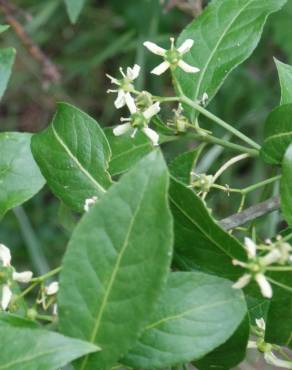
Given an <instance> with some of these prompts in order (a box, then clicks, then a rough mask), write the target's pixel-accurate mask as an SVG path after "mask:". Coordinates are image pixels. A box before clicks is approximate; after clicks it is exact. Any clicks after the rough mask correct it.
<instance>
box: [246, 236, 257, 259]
mask: <svg viewBox="0 0 292 370" xmlns="http://www.w3.org/2000/svg"><path fill="white" fill-rule="evenodd" d="M244 247H245V250H246V252H247V256H248V258H255V257H256V255H257V245H256V244H255V242H254V241H253V240H252V239H250V238H244Z"/></svg>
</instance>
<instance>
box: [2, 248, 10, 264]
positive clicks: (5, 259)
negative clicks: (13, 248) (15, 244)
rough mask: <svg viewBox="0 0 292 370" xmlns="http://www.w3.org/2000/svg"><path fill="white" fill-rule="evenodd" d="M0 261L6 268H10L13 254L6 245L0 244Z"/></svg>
mask: <svg viewBox="0 0 292 370" xmlns="http://www.w3.org/2000/svg"><path fill="white" fill-rule="evenodd" d="M0 261H1V262H2V265H3V266H4V267H7V266H10V262H11V253H10V250H9V248H7V247H6V246H5V245H4V244H0Z"/></svg>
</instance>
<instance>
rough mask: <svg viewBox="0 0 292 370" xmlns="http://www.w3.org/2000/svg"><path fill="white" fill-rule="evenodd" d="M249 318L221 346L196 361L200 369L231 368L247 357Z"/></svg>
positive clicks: (217, 369) (225, 369)
mask: <svg viewBox="0 0 292 370" xmlns="http://www.w3.org/2000/svg"><path fill="white" fill-rule="evenodd" d="M248 338H249V319H248V316H246V317H245V318H244V320H243V321H242V323H241V324H240V325H239V327H238V328H237V329H236V331H235V333H234V334H233V335H232V336H231V337H230V338H229V339H228V340H227V341H226V342H225V343H223V344H222V345H221V346H220V347H218V348H216V349H215V350H214V351H212V352H211V353H208V354H207V355H206V356H205V357H203V358H202V359H201V360H198V361H196V362H195V363H194V365H195V366H196V368H198V369H199V370H229V369H233V368H234V367H235V366H236V365H238V364H239V363H240V362H241V361H243V360H244V359H245V355H246V348H247V343H248Z"/></svg>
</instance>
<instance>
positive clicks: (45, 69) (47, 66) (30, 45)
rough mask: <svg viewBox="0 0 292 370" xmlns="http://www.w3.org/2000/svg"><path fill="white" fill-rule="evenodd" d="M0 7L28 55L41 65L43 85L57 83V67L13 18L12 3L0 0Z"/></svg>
mask: <svg viewBox="0 0 292 370" xmlns="http://www.w3.org/2000/svg"><path fill="white" fill-rule="evenodd" d="M0 9H2V11H3V13H4V15H5V18H6V21H7V22H8V23H9V24H10V26H11V27H12V28H13V30H14V31H15V33H16V35H17V36H18V37H19V39H20V40H21V42H22V43H23V45H24V46H25V48H26V49H27V50H28V52H29V53H30V55H31V56H32V57H33V58H34V59H35V60H36V61H37V62H38V63H39V64H40V65H41V68H42V74H43V78H44V85H47V84H48V83H58V82H59V81H60V77H61V76H60V72H59V69H58V67H57V66H56V65H55V64H54V63H53V62H52V61H51V60H50V58H49V57H48V56H47V55H46V54H45V53H44V52H43V51H42V50H41V48H40V47H39V46H38V45H37V44H36V43H35V42H34V41H33V40H32V38H31V37H30V36H29V34H28V33H27V32H26V31H25V29H24V28H23V26H22V24H21V23H20V22H19V21H18V20H17V19H16V18H15V10H14V9H15V7H14V5H12V4H11V3H10V2H9V1H7V0H0Z"/></svg>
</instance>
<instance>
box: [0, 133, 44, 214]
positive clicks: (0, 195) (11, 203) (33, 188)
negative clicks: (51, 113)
mask: <svg viewBox="0 0 292 370" xmlns="http://www.w3.org/2000/svg"><path fill="white" fill-rule="evenodd" d="M30 141H31V134H26V133H19V132H4V133H0V219H1V217H3V216H4V214H5V213H6V212H7V211H8V210H9V209H11V208H14V207H16V206H18V205H20V204H22V203H24V202H25V201H27V200H28V199H30V198H31V197H32V196H34V195H35V194H36V193H37V192H38V191H39V190H40V189H41V188H42V187H43V186H44V184H45V181H44V178H43V177H42V175H41V173H40V171H39V169H38V166H37V165H36V163H35V161H34V159H33V156H32V154H31V150H30Z"/></svg>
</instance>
